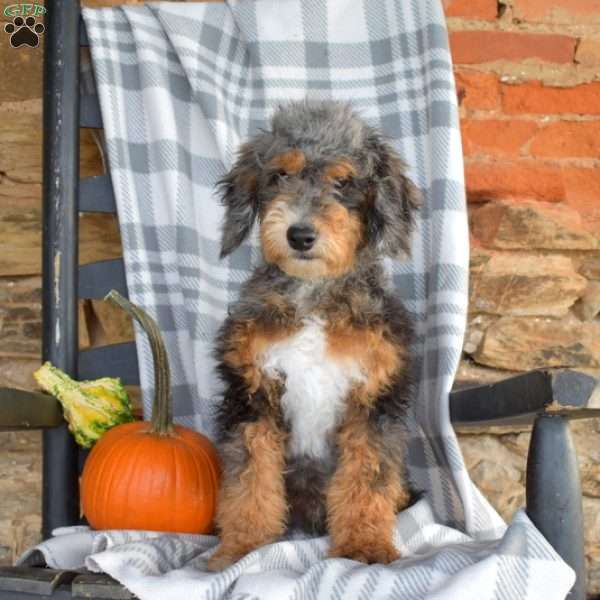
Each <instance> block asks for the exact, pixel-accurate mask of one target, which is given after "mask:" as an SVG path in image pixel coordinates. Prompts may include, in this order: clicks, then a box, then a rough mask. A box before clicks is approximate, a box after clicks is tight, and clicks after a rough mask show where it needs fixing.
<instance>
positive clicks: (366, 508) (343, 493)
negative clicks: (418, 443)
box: [327, 409, 409, 564]
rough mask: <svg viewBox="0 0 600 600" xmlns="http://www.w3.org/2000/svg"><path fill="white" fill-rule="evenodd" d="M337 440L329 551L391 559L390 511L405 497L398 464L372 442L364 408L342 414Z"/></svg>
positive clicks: (392, 513) (363, 558)
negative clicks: (348, 415)
mask: <svg viewBox="0 0 600 600" xmlns="http://www.w3.org/2000/svg"><path fill="white" fill-rule="evenodd" d="M337 442H338V450H339V462H338V467H337V469H336V472H335V474H334V476H333V478H332V480H331V483H330V487H329V490H328V494H327V510H328V524H329V532H330V535H331V550H330V555H331V556H343V557H347V558H352V559H354V560H359V561H362V562H366V563H386V564H387V563H389V562H392V561H393V560H396V559H397V558H399V557H400V553H399V552H398V550H397V549H396V548H395V546H394V544H393V541H392V533H393V529H394V525H395V523H396V512H397V511H398V510H399V509H400V508H403V507H404V506H406V505H407V504H408V501H409V494H408V491H407V487H406V486H405V485H404V482H403V481H402V478H401V474H400V469H399V468H397V465H395V464H394V461H393V460H391V457H388V456H386V451H385V447H384V446H383V445H381V444H378V443H377V434H374V433H373V431H371V426H370V425H369V422H368V413H367V410H366V409H363V410H361V411H357V412H356V413H355V414H353V415H352V416H350V417H349V418H348V419H347V420H346V422H345V423H344V424H343V425H342V427H341V429H340V432H339V434H338V440H337ZM398 442H399V443H400V440H398Z"/></svg>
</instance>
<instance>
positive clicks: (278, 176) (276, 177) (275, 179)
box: [269, 170, 289, 185]
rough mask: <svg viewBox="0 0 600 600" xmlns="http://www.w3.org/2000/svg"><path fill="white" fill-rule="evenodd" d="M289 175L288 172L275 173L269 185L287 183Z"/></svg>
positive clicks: (270, 178)
mask: <svg viewBox="0 0 600 600" xmlns="http://www.w3.org/2000/svg"><path fill="white" fill-rule="evenodd" d="M288 177H289V175H288V174H287V172H286V171H283V170H281V171H275V172H274V173H272V174H271V176H270V177H269V184H271V185H274V184H276V183H280V182H282V181H285V180H286V179H288Z"/></svg>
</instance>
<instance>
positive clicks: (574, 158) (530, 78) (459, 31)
mask: <svg viewBox="0 0 600 600" xmlns="http://www.w3.org/2000/svg"><path fill="white" fill-rule="evenodd" d="M446 4H447V15H448V23H449V28H450V42H451V47H452V54H453V59H454V62H455V65H456V78H457V85H458V90H459V98H460V103H461V116H462V130H463V143H464V154H465V160H466V176H467V189H468V196H469V200H470V201H471V202H480V201H485V200H492V199H495V198H515V199H521V198H526V197H528V198H533V199H539V200H545V201H548V202H564V203H565V204H566V205H568V206H570V207H573V208H574V209H576V210H577V211H579V212H580V213H582V214H583V215H585V221H586V222H587V223H588V224H589V225H590V226H597V227H600V170H599V169H598V159H599V158H600V135H599V134H600V81H598V82H597V81H595V80H596V79H599V78H600V0H502V1H501V2H497V1H496V0H448V2H447V3H446Z"/></svg>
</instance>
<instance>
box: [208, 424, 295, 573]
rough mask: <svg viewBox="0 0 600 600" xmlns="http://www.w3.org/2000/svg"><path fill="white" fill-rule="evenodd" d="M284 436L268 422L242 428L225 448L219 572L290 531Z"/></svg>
mask: <svg viewBox="0 0 600 600" xmlns="http://www.w3.org/2000/svg"><path fill="white" fill-rule="evenodd" d="M284 445H285V434H284V433H283V432H281V431H280V430H279V429H278V428H277V426H276V425H275V423H274V422H273V421H272V420H271V419H268V418H266V417H262V418H260V419H259V420H258V421H255V422H251V423H243V424H241V425H240V426H239V427H238V428H237V430H236V432H235V435H234V437H231V438H230V440H229V441H228V442H226V443H225V444H224V446H223V449H222V451H223V453H224V455H225V456H224V461H223V462H224V465H225V468H226V471H225V473H224V476H223V484H222V487H221V491H220V497H219V504H218V509H217V517H216V521H217V525H218V527H219V529H220V533H221V545H220V546H219V548H218V550H217V552H216V553H215V554H214V555H213V556H212V557H211V559H210V560H209V563H208V567H209V569H211V570H213V571H216V570H220V569H223V568H225V567H226V566H228V565H230V564H232V563H234V562H236V561H237V560H239V559H240V558H242V557H243V556H244V555H245V554H247V553H248V552H250V551H251V550H254V549H255V548H257V547H259V546H262V545H264V544H268V543H271V542H273V541H275V540H276V539H277V538H278V537H280V536H281V535H282V534H283V532H284V531H285V528H286V520H287V512H288V510H287V502H286V497H285V483H284V466H285V458H284Z"/></svg>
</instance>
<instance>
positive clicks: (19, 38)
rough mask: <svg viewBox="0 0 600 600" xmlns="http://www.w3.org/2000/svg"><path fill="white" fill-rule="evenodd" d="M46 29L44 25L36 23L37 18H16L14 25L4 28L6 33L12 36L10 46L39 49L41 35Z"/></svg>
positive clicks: (10, 24)
mask: <svg viewBox="0 0 600 600" xmlns="http://www.w3.org/2000/svg"><path fill="white" fill-rule="evenodd" d="M45 30H46V28H45V27H44V25H43V24H42V23H36V22H35V17H27V18H26V19H23V17H15V18H14V19H13V21H12V23H7V24H6V25H5V26H4V31H6V33H8V34H9V35H10V45H11V46H12V47H13V48H20V47H21V46H29V47H30V48H37V47H38V44H39V43H40V35H42V33H44V31H45Z"/></svg>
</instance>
